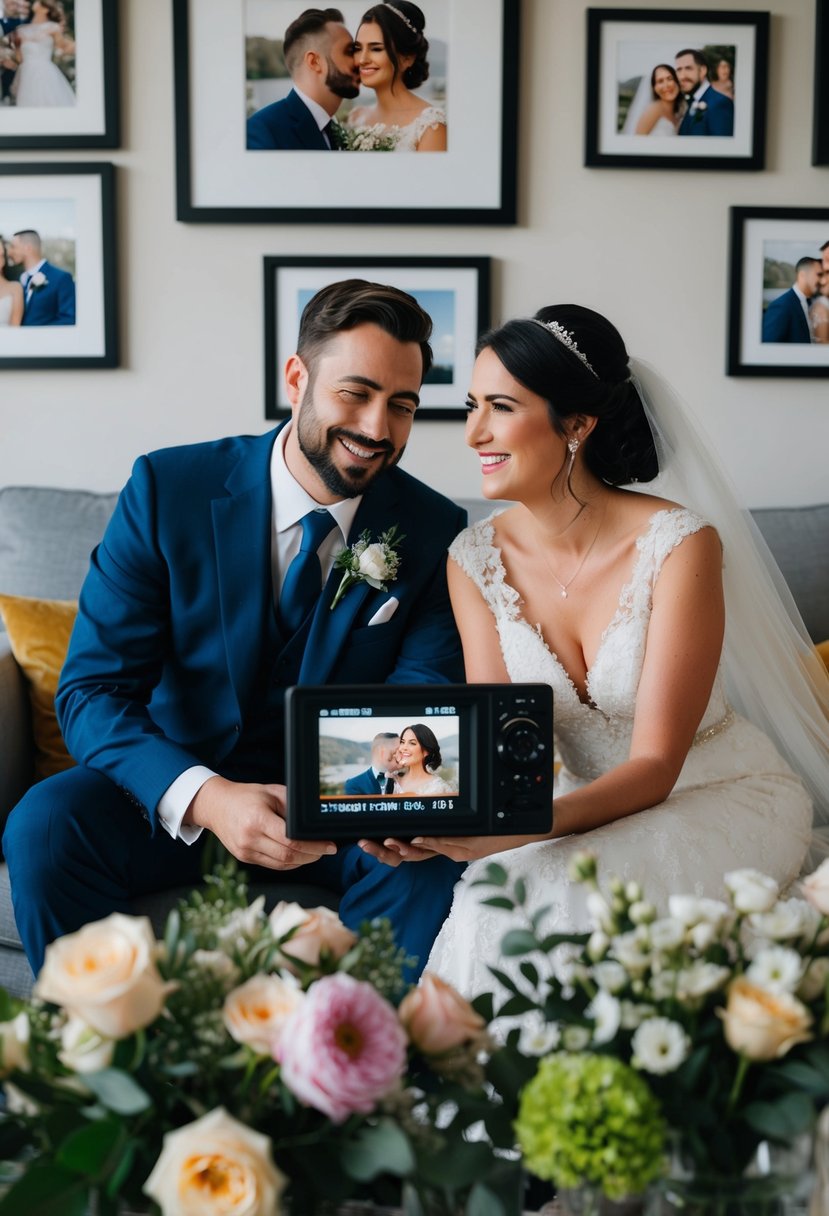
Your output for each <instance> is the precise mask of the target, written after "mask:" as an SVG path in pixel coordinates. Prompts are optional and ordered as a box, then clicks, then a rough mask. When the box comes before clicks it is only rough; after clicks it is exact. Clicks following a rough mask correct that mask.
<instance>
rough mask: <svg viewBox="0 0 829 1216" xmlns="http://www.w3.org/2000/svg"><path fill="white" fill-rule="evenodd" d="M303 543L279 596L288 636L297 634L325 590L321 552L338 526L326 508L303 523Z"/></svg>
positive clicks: (307, 517) (309, 516) (288, 570)
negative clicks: (335, 526) (321, 548)
mask: <svg viewBox="0 0 829 1216" xmlns="http://www.w3.org/2000/svg"><path fill="white" fill-rule="evenodd" d="M299 522H300V523H301V524H302V543H301V544H300V546H299V553H297V555H296V557H295V558H294V560H293V561H292V562H291V564H290V566H289V567H288V569H287V571H286V572H285V581H284V582H283V584H282V593H281V595H280V597H279V618H280V621H281V622H282V626H283V628H284V629H285V631H286V632H287V633H296V631H297V630H298V629H299V628H300V627H301V626H302V624H303V622H304V620H305V618H306V617H307V615H308V613H309V612H310V611H311V609H312V608H313V607H314V605H315V604H316V602H317V600H318V599H319V595H320V591H321V589H322V566H321V565H320V559H319V557H318V556H317V549H318V548H319V547H320V545H321V544H322V542H323V541H324V540H325V538H326V536H328V534H329V532H330V531H331V529H332V528H333V527H334V519H333V517H332V516H331V513H330V512H329V511H326V510H325V509H324V508H323V509H322V510H319V511H309V512H308V514H307V515H304V516H303V517H302V519H301V520H300V521H299Z"/></svg>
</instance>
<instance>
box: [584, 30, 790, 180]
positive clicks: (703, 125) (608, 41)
mask: <svg viewBox="0 0 829 1216" xmlns="http://www.w3.org/2000/svg"><path fill="white" fill-rule="evenodd" d="M768 47H769V14H768V13H756V12H736V11H735V12H727V11H719V10H715V9H677V10H676V11H671V10H668V9H657V8H653V9H651V8H647V9H643V8H639V9H617V8H591V9H588V10H587V107H586V113H587V131H586V151H585V164H587V165H593V166H595V167H598V168H620V169H762V168H763V165H764V162H765V140H766V86H767V78H768Z"/></svg>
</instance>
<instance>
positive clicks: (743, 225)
mask: <svg viewBox="0 0 829 1216" xmlns="http://www.w3.org/2000/svg"><path fill="white" fill-rule="evenodd" d="M729 235H730V240H729V284H728V300H729V307H728V340H727V354H726V373H727V374H728V375H729V376H785V377H793V378H806V377H820V376H824V377H825V376H829V342H825V343H804V342H801V341H798V340H790V341H788V342H778V341H773V340H771V339H770V338H769V337H768V332H769V331H768V330H764V327H763V317H764V305H766V304H767V301H768V299H769V297H770V296H772V293H773V294H774V296H777V295H782V294H783V293H784V291H785V290H787V289H786V283H790V282H791V280H792V276H793V266H794V264H795V262H796V261H797V259H798V258H799V257H804V256H805V257H815V258H817V259H818V260H819V259H820V257H821V255H820V246H821V245H823V244H824V243H825V242H826V241H829V207H732V208H731V209H730V234H729ZM772 279H773V284H772V283H771V280H772Z"/></svg>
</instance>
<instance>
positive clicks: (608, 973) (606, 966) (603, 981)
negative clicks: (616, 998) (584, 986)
mask: <svg viewBox="0 0 829 1216" xmlns="http://www.w3.org/2000/svg"><path fill="white" fill-rule="evenodd" d="M593 979H594V980H595V981H596V983H597V984H598V985H599V987H600V988H601V989H602V990H603V991H604V992H610V993H612V994H615V993H617V992H621V991H622V989H623V988H624V986H625V984H626V983H627V982H628V973H627V971H625V969H624V967H623V966H622V964H621V963H617V962H615V961H614V959H612V958H609V959H605V961H604V962H602V963H596V966H595V967H594V968H593Z"/></svg>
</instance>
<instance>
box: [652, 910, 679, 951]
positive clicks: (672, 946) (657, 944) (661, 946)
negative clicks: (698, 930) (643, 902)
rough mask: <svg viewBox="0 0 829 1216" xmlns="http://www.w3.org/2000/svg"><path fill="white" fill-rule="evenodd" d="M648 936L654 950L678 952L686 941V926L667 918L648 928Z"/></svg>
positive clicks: (656, 921)
mask: <svg viewBox="0 0 829 1216" xmlns="http://www.w3.org/2000/svg"><path fill="white" fill-rule="evenodd" d="M648 935H649V937H650V939H651V945H652V946H653V948H654V950H659V951H663V950H676V948H677V946H681V945H682V942H683V941H684V940H685V926H684V925H683V924H682V923H681V921H678V920H674V919H673V918H672V917H670V916H666V917H663V919H662V920H655V921H654V922H653V924H652V925H649V926H648Z"/></svg>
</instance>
